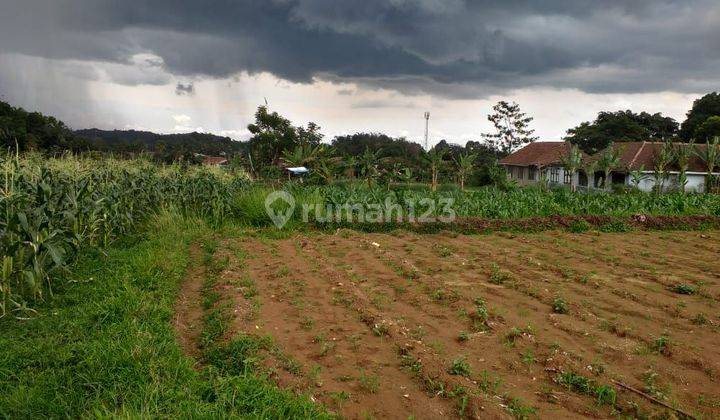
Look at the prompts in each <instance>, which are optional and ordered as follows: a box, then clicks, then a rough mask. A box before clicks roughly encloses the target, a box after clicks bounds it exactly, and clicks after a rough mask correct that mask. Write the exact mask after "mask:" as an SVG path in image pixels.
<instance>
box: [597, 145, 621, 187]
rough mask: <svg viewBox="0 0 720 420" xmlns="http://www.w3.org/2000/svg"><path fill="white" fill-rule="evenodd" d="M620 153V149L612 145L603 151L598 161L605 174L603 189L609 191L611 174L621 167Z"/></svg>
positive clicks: (599, 167)
mask: <svg viewBox="0 0 720 420" xmlns="http://www.w3.org/2000/svg"><path fill="white" fill-rule="evenodd" d="M620 152H621V150H620V148H619V147H613V144H612V143H610V145H609V146H608V147H606V148H605V150H603V151H602V154H601V155H600V159H598V160H597V166H598V169H600V170H601V171H602V172H603V183H602V188H603V189H607V188H608V185H610V184H609V183H608V178H609V177H610V172H612V171H613V170H614V169H616V168H617V167H618V166H620Z"/></svg>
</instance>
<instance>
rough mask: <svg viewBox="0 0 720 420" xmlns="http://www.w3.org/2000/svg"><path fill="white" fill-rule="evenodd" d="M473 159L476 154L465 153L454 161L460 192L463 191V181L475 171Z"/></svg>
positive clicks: (475, 157)
mask: <svg viewBox="0 0 720 420" xmlns="http://www.w3.org/2000/svg"><path fill="white" fill-rule="evenodd" d="M475 159H477V154H475V153H466V154H464V155H461V156H460V157H459V158H458V159H455V167H456V169H457V173H458V178H459V179H460V190H462V191H465V179H466V178H467V177H468V176H470V175H471V174H472V171H473V169H475Z"/></svg>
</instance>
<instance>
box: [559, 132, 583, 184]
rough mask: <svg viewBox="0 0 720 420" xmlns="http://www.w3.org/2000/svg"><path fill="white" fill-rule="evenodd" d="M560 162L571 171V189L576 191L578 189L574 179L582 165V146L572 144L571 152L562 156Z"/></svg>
mask: <svg viewBox="0 0 720 420" xmlns="http://www.w3.org/2000/svg"><path fill="white" fill-rule="evenodd" d="M560 162H561V163H562V166H563V168H564V169H565V170H566V171H568V172H570V189H571V190H572V191H573V192H574V191H576V190H577V185H576V184H575V182H574V181H573V179H574V178H575V173H576V172H577V171H578V170H579V169H580V168H581V167H582V164H583V162H582V152H581V151H580V148H579V147H578V146H577V145H575V144H573V145H572V146H570V152H569V153H568V154H567V156H560Z"/></svg>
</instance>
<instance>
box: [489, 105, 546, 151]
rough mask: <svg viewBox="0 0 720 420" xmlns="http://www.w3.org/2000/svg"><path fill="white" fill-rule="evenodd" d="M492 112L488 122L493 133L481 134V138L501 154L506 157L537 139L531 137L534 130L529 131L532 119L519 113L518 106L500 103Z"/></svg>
mask: <svg viewBox="0 0 720 420" xmlns="http://www.w3.org/2000/svg"><path fill="white" fill-rule="evenodd" d="M493 111H494V112H493V113H492V114H490V115H488V121H490V122H491V123H493V126H495V132H494V133H487V134H483V137H484V138H485V140H487V142H488V143H489V144H490V146H491V147H493V148H495V149H497V150H499V151H500V152H501V153H502V154H504V155H508V154H510V153H512V152H514V151H515V150H517V149H518V148H520V147H522V146H524V145H526V144H528V143H532V142H534V141H535V140H537V139H538V137H535V136H533V133H534V132H535V130H533V129H530V122H532V120H533V118H532V117H528V116H527V114H525V113H524V112H521V111H520V105H518V104H516V103H515V102H512V103H509V102H506V101H500V102H498V103H497V104H496V105H495V106H494V107H493Z"/></svg>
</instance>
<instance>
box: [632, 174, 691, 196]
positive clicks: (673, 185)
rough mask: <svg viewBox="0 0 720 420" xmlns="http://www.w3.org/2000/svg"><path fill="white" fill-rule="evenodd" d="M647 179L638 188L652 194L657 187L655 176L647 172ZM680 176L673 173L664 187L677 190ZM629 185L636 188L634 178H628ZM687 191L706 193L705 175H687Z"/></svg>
mask: <svg viewBox="0 0 720 420" xmlns="http://www.w3.org/2000/svg"><path fill="white" fill-rule="evenodd" d="M645 175H646V178H645V179H644V180H643V181H642V182H640V184H639V185H638V188H639V189H640V190H641V191H645V192H651V191H652V190H653V188H654V187H655V176H654V174H653V173H652V172H645ZM677 179H678V174H677V173H671V174H669V175H668V178H667V179H666V180H665V183H664V187H665V189H666V190H668V189H677V188H679V185H678V183H677ZM626 183H627V185H630V186H634V184H633V182H632V178H631V177H630V176H629V175H628V176H627V177H626ZM685 191H687V192H704V191H705V174H695V173H693V174H687V184H686V185H685Z"/></svg>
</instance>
